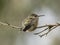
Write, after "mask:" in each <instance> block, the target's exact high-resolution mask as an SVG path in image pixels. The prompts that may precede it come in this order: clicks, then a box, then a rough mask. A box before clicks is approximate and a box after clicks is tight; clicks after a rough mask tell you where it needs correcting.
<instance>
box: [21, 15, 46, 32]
mask: <svg viewBox="0 0 60 45" xmlns="http://www.w3.org/2000/svg"><path fill="white" fill-rule="evenodd" d="M42 16H45V15H37V14H31V15H29V16H28V17H27V18H25V19H24V21H23V22H22V31H24V32H32V31H34V30H35V29H36V27H37V25H38V21H39V17H42Z"/></svg>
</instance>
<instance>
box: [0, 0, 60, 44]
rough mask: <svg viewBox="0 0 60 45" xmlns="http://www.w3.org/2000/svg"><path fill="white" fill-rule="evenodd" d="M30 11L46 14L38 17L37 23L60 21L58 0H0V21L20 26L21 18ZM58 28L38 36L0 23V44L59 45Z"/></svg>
mask: <svg viewBox="0 0 60 45" xmlns="http://www.w3.org/2000/svg"><path fill="white" fill-rule="evenodd" d="M31 13H36V14H38V15H39V14H44V15H46V16H45V17H41V18H39V19H40V20H39V25H42V24H55V23H57V22H60V0H0V21H2V22H5V23H6V22H8V23H10V24H12V25H16V26H21V23H22V21H23V19H25V18H26V17H27V16H28V15H29V14H31ZM59 29H60V27H58V28H56V29H55V30H53V31H51V32H50V33H49V34H48V35H47V36H44V37H42V38H40V37H39V36H35V35H33V33H34V32H31V33H26V32H20V31H18V29H14V28H11V27H9V26H4V25H1V24H0V45H60V44H59V43H60V35H59V34H60V30H59ZM37 30H41V29H37ZM35 32H38V31H35ZM55 39H56V40H55ZM55 43H56V44H55Z"/></svg>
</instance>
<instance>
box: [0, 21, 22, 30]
mask: <svg viewBox="0 0 60 45" xmlns="http://www.w3.org/2000/svg"><path fill="white" fill-rule="evenodd" d="M0 24H2V25H5V26H10V27H12V28H17V29H21V27H18V26H14V25H11V24H9V23H3V22H0Z"/></svg>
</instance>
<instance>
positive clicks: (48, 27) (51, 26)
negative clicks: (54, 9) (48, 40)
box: [34, 23, 60, 37]
mask: <svg viewBox="0 0 60 45" xmlns="http://www.w3.org/2000/svg"><path fill="white" fill-rule="evenodd" d="M58 26H60V24H59V23H57V24H55V25H43V26H40V27H37V28H43V27H47V28H46V29H44V30H42V31H41V32H38V33H34V35H38V34H41V33H42V32H44V31H46V30H47V29H48V32H46V33H44V34H42V35H39V36H40V37H43V36H44V35H47V34H48V33H49V32H50V31H52V30H53V29H55V28H57V27H58Z"/></svg>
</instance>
